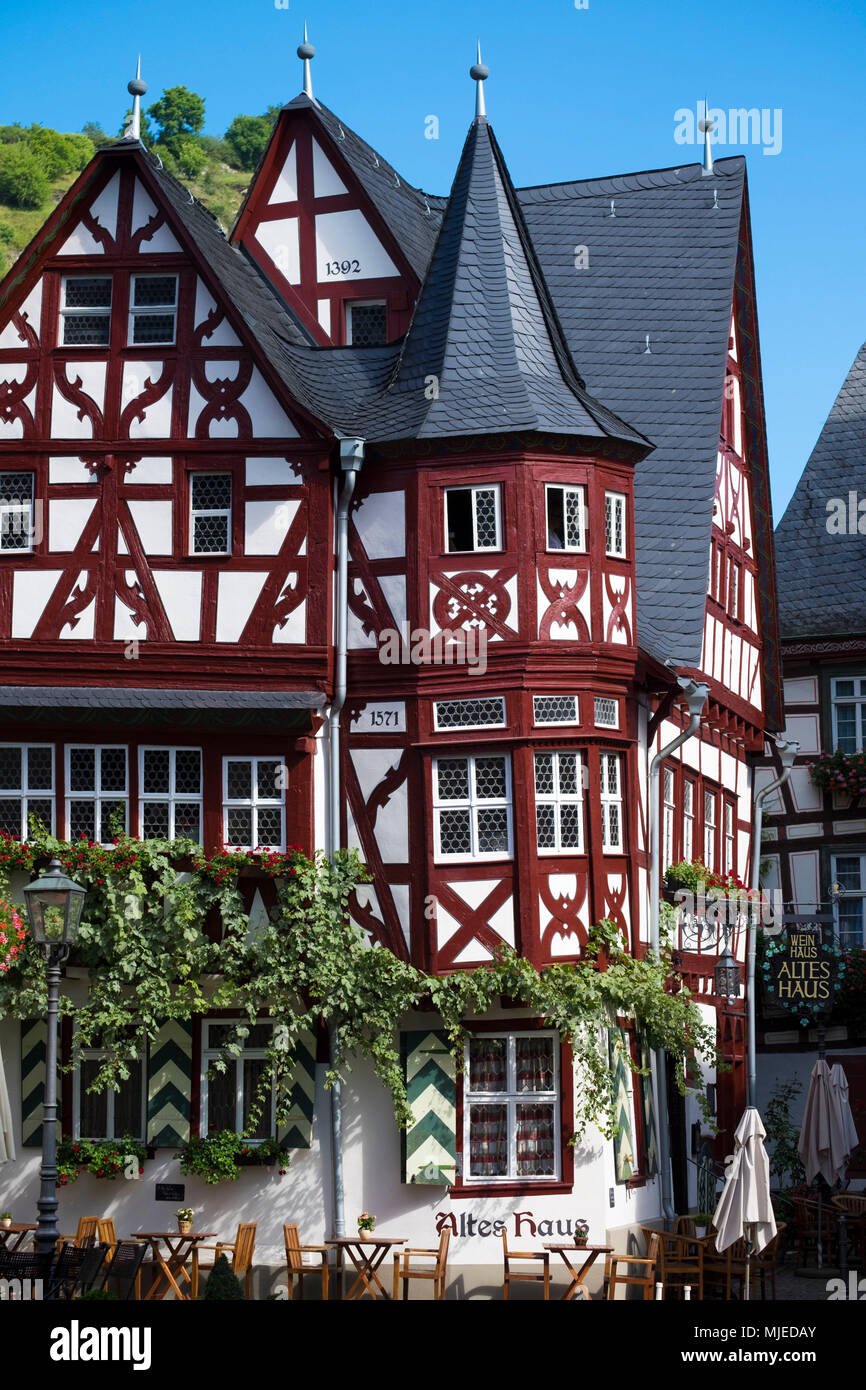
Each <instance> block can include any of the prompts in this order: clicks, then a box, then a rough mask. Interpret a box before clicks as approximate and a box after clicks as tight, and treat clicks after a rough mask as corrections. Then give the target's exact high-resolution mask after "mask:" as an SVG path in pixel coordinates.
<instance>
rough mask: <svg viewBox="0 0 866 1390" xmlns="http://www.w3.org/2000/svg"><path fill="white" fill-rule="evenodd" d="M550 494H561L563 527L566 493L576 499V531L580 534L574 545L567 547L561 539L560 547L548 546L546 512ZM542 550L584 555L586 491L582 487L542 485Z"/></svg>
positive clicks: (547, 519) (549, 552) (555, 484)
mask: <svg viewBox="0 0 866 1390" xmlns="http://www.w3.org/2000/svg"><path fill="white" fill-rule="evenodd" d="M551 492H561V493H562V518H563V526H565V515H566V510H565V496H566V493H573V494H574V495H575V496H576V497H577V513H578V531H579V533H580V534H579V536H578V540H577V543H576V544H575V545H568V544H567V543H566V541H565V539H563V544H562V546H561V547H559V546H551V544H550V523H549V510H548V509H549V505H550V494H551ZM544 548H545V550H546V551H547V552H548V554H559V552H560V549H561V550H562V551H568V552H570V553H571V554H585V553H586V489H585V488H584V487H583V486H582V485H580V484H572V483H545V485H544Z"/></svg>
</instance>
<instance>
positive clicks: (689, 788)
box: [683, 777, 697, 863]
mask: <svg viewBox="0 0 866 1390" xmlns="http://www.w3.org/2000/svg"><path fill="white" fill-rule="evenodd" d="M696 787H697V783H696V782H695V780H694V778H693V777H684V778H683V859H684V860H685V861H686V862H687V863H691V861H692V859H693V858H694V856H695V790H696Z"/></svg>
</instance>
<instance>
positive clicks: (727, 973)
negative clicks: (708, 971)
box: [713, 931, 740, 999]
mask: <svg viewBox="0 0 866 1390" xmlns="http://www.w3.org/2000/svg"><path fill="white" fill-rule="evenodd" d="M713 981H714V988H715V991H716V995H717V997H718V998H719V999H739V997H740V966H739V963H738V961H737V959H736V957H735V956H734V955H733V953H732V951H731V948H730V945H729V943H728V933H727V931H726V932H725V949H724V950H723V951H722V954H721V955H720V956H719V958H718V960H717V961H716V965H715V969H714V970H713Z"/></svg>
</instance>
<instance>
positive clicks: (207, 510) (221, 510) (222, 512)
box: [189, 468, 235, 557]
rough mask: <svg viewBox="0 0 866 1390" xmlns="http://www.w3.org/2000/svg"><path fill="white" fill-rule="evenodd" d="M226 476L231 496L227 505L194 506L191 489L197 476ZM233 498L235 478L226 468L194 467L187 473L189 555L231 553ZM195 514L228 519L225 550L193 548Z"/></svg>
mask: <svg viewBox="0 0 866 1390" xmlns="http://www.w3.org/2000/svg"><path fill="white" fill-rule="evenodd" d="M216 477H219V478H228V480H229V483H230V486H231V497H230V501H229V504H228V506H227V507H194V506H193V490H194V483H195V480H196V479H197V478H216ZM234 500H235V480H234V476H233V474H232V472H231V470H230V469H228V468H207V469H205V468H195V469H193V470H192V472H191V473H190V474H189V553H190V555H199V556H205V557H207V556H208V555H231V553H232V509H233V506H234ZM197 516H218V517H225V518H226V520H227V521H228V528H227V533H228V549H227V550H196V549H195V519H196V517H197Z"/></svg>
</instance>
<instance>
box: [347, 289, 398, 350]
mask: <svg viewBox="0 0 866 1390" xmlns="http://www.w3.org/2000/svg"><path fill="white" fill-rule="evenodd" d="M355 309H384V310H385V342H386V343H387V341H388V301H387V299H347V300H346V344H347V345H348V346H351V345H352V342H353V338H352V314H353V312H354V311H355Z"/></svg>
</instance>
